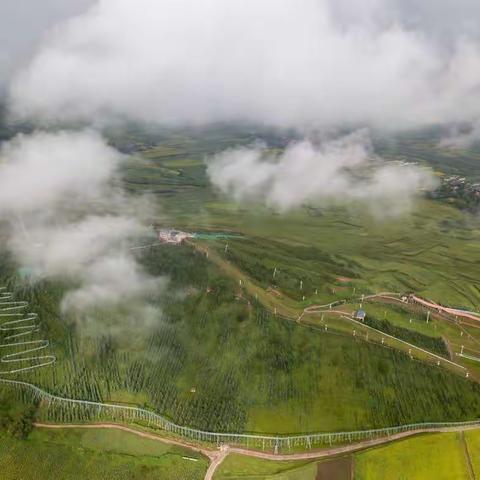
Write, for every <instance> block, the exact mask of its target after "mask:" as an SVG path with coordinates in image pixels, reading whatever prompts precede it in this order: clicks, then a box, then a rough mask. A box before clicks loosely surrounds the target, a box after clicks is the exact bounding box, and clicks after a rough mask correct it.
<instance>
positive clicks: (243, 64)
mask: <svg viewBox="0 0 480 480" xmlns="http://www.w3.org/2000/svg"><path fill="white" fill-rule="evenodd" d="M462 1H463V3H469V2H466V0H462ZM361 3H362V5H361V6H360V5H359V4H357V2H352V1H345V0H342V1H339V2H334V1H333V0H304V1H302V2H301V4H299V3H298V2H297V1H295V0H282V1H277V0H262V1H260V2H259V1H257V0H242V1H233V2H225V1H224V0H200V1H199V0H136V1H132V0H99V1H98V2H97V3H96V5H95V6H94V7H92V8H91V9H90V10H89V11H88V12H86V13H84V14H82V15H80V16H77V17H76V18H75V19H72V20H69V21H68V22H65V23H64V24H62V25H61V26H59V27H57V28H56V29H55V30H54V31H53V33H51V35H50V36H49V38H48V40H47V41H46V42H45V43H44V44H43V45H42V46H41V48H40V49H39V51H38V54H37V55H36V56H35V57H34V59H33V61H32V62H31V63H30V65H29V66H28V67H27V68H25V69H24V70H22V71H21V72H20V73H19V74H18V75H17V76H16V79H15V81H14V82H13V84H12V87H11V102H12V110H13V111H14V112H15V113H16V114H17V115H19V116H21V117H32V116H33V117H37V118H41V119H45V118H48V119H54V120H60V121H61V120H72V119H78V118H82V119H89V120H93V119H94V120H95V121H98V119H100V118H109V117H111V116H113V115H119V116H121V117H125V116H126V117H128V118H131V119H136V120H144V121H157V122H161V123H167V124H171V123H179V124H183V123H207V122H211V121H223V120H226V121H234V120H248V121H254V122H260V123H267V124H270V125H278V126H294V127H301V126H305V125H308V126H312V125H314V126H317V127H329V126H332V125H339V124H342V125H343V124H351V125H366V124H368V125H374V126H376V127H379V128H398V127H404V126H408V127H415V126H422V125H425V124H429V123H432V122H449V121H471V120H472V119H475V118H478V117H479V116H480V97H479V96H478V95H475V94H474V93H475V91H476V90H477V89H478V86H479V80H480V52H479V47H478V42H476V39H475V36H474V35H473V33H471V32H470V30H469V29H467V27H465V29H464V31H463V30H461V31H455V29H454V28H450V29H448V31H449V35H447V34H445V35H440V34H436V33H435V32H437V31H442V32H443V31H444V30H445V31H446V29H447V27H446V25H448V22H447V21H446V19H447V17H446V15H447V13H448V12H451V14H452V16H451V18H455V19H456V22H457V25H458V26H462V25H467V24H468V22H466V21H467V20H468V18H466V17H465V18H464V17H463V16H461V15H460V14H458V13H455V10H456V9H457V10H458V6H457V7H455V5H457V3H455V5H454V4H453V3H452V2H449V1H443V2H440V3H441V4H442V11H445V22H443V24H442V25H444V26H445V28H443V27H442V29H440V30H438V29H434V28H433V26H432V23H433V22H429V19H430V17H429V15H430V16H432V18H433V15H434V14H435V8H434V7H433V6H430V7H429V8H423V7H422V8H420V7H415V5H413V4H412V2H410V3H409V7H408V8H406V7H403V6H402V4H401V2H397V1H394V0H385V1H378V0H374V1H373V0H372V1H369V2H361ZM454 7H455V8H454ZM470 7H471V8H474V9H475V7H472V6H470ZM471 8H470V9H471ZM477 10H480V8H477ZM354 20H355V21H354ZM439 28H440V27H439ZM478 30H479V28H477V29H476V30H475V32H474V33H477V31H478ZM446 37H448V38H449V41H448V44H446V45H445V41H444V40H443V39H444V38H446Z"/></svg>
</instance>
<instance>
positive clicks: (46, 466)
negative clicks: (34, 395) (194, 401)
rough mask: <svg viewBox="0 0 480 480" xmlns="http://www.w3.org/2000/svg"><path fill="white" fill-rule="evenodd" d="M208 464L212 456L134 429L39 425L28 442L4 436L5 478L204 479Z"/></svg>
mask: <svg viewBox="0 0 480 480" xmlns="http://www.w3.org/2000/svg"><path fill="white" fill-rule="evenodd" d="M183 457H188V458H191V459H193V460H189V459H185V458H183ZM207 465H208V459H206V458H204V457H202V456H201V455H198V454H196V453H195V452H192V451H191V450H188V449H184V448H180V447H175V446H170V445H167V444H162V443H160V442H157V441H154V440H148V439H142V438H139V437H136V436H135V435H133V434H130V433H128V432H120V431H110V430H100V429H98V430H88V431H85V430H80V429H77V430H65V431H58V430H55V431H48V430H41V429H35V430H34V431H33V432H32V433H31V434H30V436H29V438H28V439H27V440H17V439H14V438H12V437H9V436H6V435H4V434H0V471H1V472H2V473H1V477H2V479H5V480H18V479H20V478H22V479H25V480H33V479H35V480H43V479H45V480H50V479H52V478H58V479H61V480H67V479H71V480H82V479H85V480H87V479H88V480H90V479H116V480H117V479H119V480H120V479H125V480H127V479H128V480H134V479H138V480H147V479H158V478H161V479H165V480H167V479H178V478H181V479H185V480H200V479H202V478H203V477H204V475H205V471H206V469H207Z"/></svg>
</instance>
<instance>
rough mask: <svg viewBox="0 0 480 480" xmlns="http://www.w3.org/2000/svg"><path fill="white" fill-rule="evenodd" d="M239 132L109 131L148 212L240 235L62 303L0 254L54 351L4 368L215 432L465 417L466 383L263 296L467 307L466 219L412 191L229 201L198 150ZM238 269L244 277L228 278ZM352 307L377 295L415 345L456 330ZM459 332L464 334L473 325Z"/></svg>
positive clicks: (470, 294) (159, 260)
mask: <svg viewBox="0 0 480 480" xmlns="http://www.w3.org/2000/svg"><path fill="white" fill-rule="evenodd" d="M253 139H254V136H252V135H251V134H246V133H245V132H242V131H234V132H232V131H226V130H222V129H220V128H219V129H218V130H217V131H214V132H206V133H205V132H203V133H202V134H188V133H183V134H180V133H178V134H175V135H173V134H168V135H167V134H165V135H164V136H163V137H161V138H160V140H159V139H158V137H155V136H149V135H147V134H142V135H140V134H139V133H138V132H133V133H131V136H128V135H126V136H124V137H122V142H123V143H122V144H121V146H122V148H123V149H124V150H125V151H133V152H134V156H133V157H132V158H131V159H129V160H128V161H127V162H126V163H125V165H124V167H123V170H122V172H123V175H124V183H125V185H126V187H127V188H128V190H129V191H130V192H132V193H134V194H137V193H149V194H151V195H152V196H153V198H156V199H157V200H158V211H157V212H156V215H155V216H154V218H152V222H154V223H156V224H158V225H167V226H168V225H171V226H176V227H181V228H185V229H187V230H189V231H210V230H215V231H223V232H224V231H227V232H238V233H240V234H242V238H239V237H237V238H231V239H228V240H225V239H224V240H218V239H217V240H205V239H203V240H194V241H193V243H194V245H191V244H190V245H183V246H180V247H171V246H162V247H155V248H152V249H146V250H141V251H138V256H139V261H140V262H141V263H142V264H143V265H144V267H145V269H146V270H147V271H148V272H149V273H151V274H152V275H160V276H162V275H164V276H168V277H169V278H170V284H169V287H168V288H167V289H166V290H163V291H159V292H158V293H157V294H154V295H151V296H150V297H149V298H148V300H147V301H146V302H144V303H140V302H139V303H135V302H133V303H132V304H129V305H120V306H119V307H116V308H115V309H108V310H107V309H102V308H98V309H95V310H92V311H89V312H86V313H83V314H72V313H62V312H61V311H60V309H59V304H60V300H61V298H62V295H63V294H64V292H65V291H66V289H68V287H69V285H66V284H64V283H62V282H60V281H57V280H53V279H44V280H42V281H41V282H38V283H36V284H29V283H28V281H26V280H25V279H22V278H21V277H20V276H19V275H18V272H17V266H16V265H15V264H14V263H13V261H12V259H10V258H8V256H6V255H3V256H2V257H1V258H0V261H1V262H2V263H1V267H0V284H2V285H3V284H6V285H9V286H11V287H12V289H14V290H15V292H16V297H17V298H18V299H21V300H28V301H30V303H31V309H32V311H36V312H37V313H39V315H40V318H41V320H42V331H41V332H40V333H41V334H42V336H43V338H48V339H49V340H50V341H51V347H50V349H51V351H53V352H55V355H56V356H57V363H56V364H55V366H54V367H48V368H44V369H39V370H36V371H33V372H30V373H27V374H22V375H18V376H17V378H21V379H22V380H25V381H29V382H32V383H35V384H37V385H39V386H42V387H43V388H45V389H47V390H48V391H50V392H52V393H55V394H58V395H62V396H69V397H73V398H79V399H89V400H94V401H115V402H122V403H126V404H136V405H141V406H145V407H146V408H150V409H154V410H155V411H157V412H159V413H161V414H163V415H165V416H167V417H168V418H171V419H172V420H174V421H176V422H178V423H180V424H185V425H189V426H193V427H197V428H202V429H208V430H215V431H232V432H242V431H244V432H262V433H300V432H314V431H335V430H354V429H362V428H371V427H383V426H391V425H397V424H403V423H412V422H422V421H429V420H437V421H440V420H445V421H447V420H455V421H458V420H464V419H465V420H466V419H473V418H477V417H478V416H479V415H480V395H479V393H480V385H478V384H476V383H474V382H470V381H467V380H465V378H461V377H460V376H458V375H456V374H454V373H452V372H449V371H446V370H444V369H443V368H437V367H436V366H433V365H432V364H431V363H430V364H426V363H420V362H416V361H412V360H411V359H410V358H409V356H408V355H407V354H406V353H405V352H401V351H398V350H392V349H386V348H381V347H379V346H378V345H377V344H374V343H371V342H365V341H363V340H361V339H354V338H352V334H351V326H350V327H349V331H347V330H346V329H345V328H344V329H342V328H340V329H339V331H336V332H335V331H332V330H333V329H331V330H329V331H328V332H325V331H323V330H312V329H311V328H308V327H307V326H304V325H298V324H295V323H294V322H291V321H288V320H285V319H283V318H280V316H275V315H274V314H273V309H274V308H275V305H277V304H278V305H279V306H280V305H285V306H286V307H285V308H286V309H287V310H288V312H293V313H298V314H299V313H300V312H301V311H302V310H303V308H305V307H307V306H309V305H313V304H319V303H326V302H328V301H332V300H337V299H342V298H344V299H350V298H351V297H352V295H353V294H354V292H355V294H356V295H360V294H361V293H369V292H378V291H397V292H406V291H414V292H416V293H417V294H419V295H422V296H424V297H427V298H432V299H434V300H437V301H439V302H441V303H444V304H449V305H453V306H458V307H467V308H477V306H478V305H480V278H479V277H478V267H479V263H480V241H479V240H480V229H479V228H478V227H479V222H478V219H476V218H475V217H474V216H473V215H470V214H467V213H463V212H461V211H459V210H458V209H454V208H452V207H450V206H448V205H445V204H443V203H440V202H436V201H433V200H427V199H422V200H419V201H418V203H417V204H416V205H415V207H416V208H415V209H414V210H413V211H412V212H411V213H410V214H406V215H405V216H403V217H400V218H382V219H378V218H373V217H372V216H371V215H369V214H368V213H367V212H364V211H361V210H360V209H359V207H358V206H354V205H352V206H349V207H339V206H336V207H333V206H332V207H330V208H317V207H315V206H311V205H310V206H304V207H302V208H299V209H297V210H295V211H293V212H290V213H288V214H286V215H279V214H277V213H275V212H273V211H270V210H269V209H267V208H264V207H261V206H259V205H246V206H245V205H244V206H239V205H236V204H235V203H233V202H231V201H229V200H227V199H225V198H223V197H221V196H220V195H219V194H218V193H217V192H215V191H214V190H213V189H212V188H211V186H210V185H209V183H208V178H207V175H206V167H205V162H204V159H205V156H208V155H210V154H213V153H215V152H218V151H220V150H223V149H224V148H228V147H230V146H232V145H235V144H247V143H249V142H251V141H252V140H253ZM114 143H115V142H114ZM272 146H275V144H273V145H272ZM277 146H281V145H277ZM226 243H228V249H227V251H226V252H225V244H226ZM201 248H207V249H208V250H209V251H210V252H211V253H212V255H215V256H216V258H218V259H220V260H219V261H218V262H213V261H212V257H209V258H207V256H206V255H205V253H204V252H202V251H201ZM222 265H223V266H222ZM275 268H276V271H275ZM274 271H275V272H276V273H275V276H274ZM239 274H241V275H244V276H245V277H246V278H247V279H248V282H250V284H249V285H251V286H252V288H250V289H247V288H244V287H245V285H244V284H242V285H240V284H239V278H238V275H239ZM272 292H274V293H272ZM256 293H258V295H257V297H258V301H256V298H255V294H256ZM272 299H273V300H272ZM265 307H268V308H265ZM366 308H368V311H369V313H370V314H371V315H372V316H373V317H375V318H378V320H379V321H380V320H382V319H383V316H382V315H381V309H384V308H387V309H388V314H387V320H388V322H389V326H388V328H390V329H396V330H395V331H396V332H397V333H398V332H401V330H399V329H406V330H407V331H408V332H409V333H408V334H405V332H403V334H405V335H404V336H408V338H410V339H411V340H412V341H413V340H415V341H417V342H418V343H419V345H423V346H425V342H426V341H427V340H428V341H429V342H433V343H431V345H433V346H434V347H435V345H437V346H438V345H439V342H441V338H442V337H448V338H447V339H448V340H449V341H452V342H454V341H458V340H459V329H458V328H456V327H455V326H453V325H449V324H441V323H440V322H433V321H432V322H431V323H430V324H429V325H428V326H427V325H426V324H425V323H422V322H423V320H422V318H421V316H420V314H419V315H418V317H414V320H415V321H414V322H413V323H410V322H409V313H408V312H401V311H399V310H398V309H395V308H394V307H392V306H388V307H384V306H383V305H382V306H380V305H378V306H376V305H374V304H369V306H368V307H366ZM376 310H378V311H376ZM146 312H147V313H148V315H147V314H146ZM280 313H282V312H280ZM147 317H148V318H147ZM145 319H146V320H145ZM147 320H148V321H147ZM436 329H438V330H436ZM412 332H414V333H412ZM472 332H473V331H472ZM414 334H415V335H417V336H415V337H414V336H411V335H414ZM420 335H422V336H420ZM472 335H473V336H474V338H475V335H477V334H476V333H475V332H473V333H472ZM423 336H426V337H428V338H427V339H425V338H424V337H423ZM462 341H463V339H462ZM465 341H470V342H471V343H469V344H468V345H469V347H472V348H474V343H475V342H474V340H468V339H467V340H465ZM429 345H430V344H429ZM434 347H432V348H434ZM442 354H445V351H442ZM68 419H69V417H68V415H67V414H66V415H65V417H64V418H63V420H64V421H67V420H68Z"/></svg>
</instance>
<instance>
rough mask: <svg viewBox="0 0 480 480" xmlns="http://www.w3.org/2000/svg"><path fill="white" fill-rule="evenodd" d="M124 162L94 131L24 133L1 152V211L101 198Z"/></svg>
mask: <svg viewBox="0 0 480 480" xmlns="http://www.w3.org/2000/svg"><path fill="white" fill-rule="evenodd" d="M121 158H122V155H121V154H120V153H119V152H117V151H116V150H115V149H113V148H111V147H109V146H108V145H107V144H106V143H105V141H104V140H103V138H102V137H101V136H100V135H99V134H98V133H95V132H93V131H80V132H73V131H60V132H56V133H46V132H35V133H33V134H31V135H22V134H20V135H18V136H17V137H15V138H14V139H12V140H11V141H9V142H6V143H4V144H2V146H1V147H0V212H1V211H4V212H5V211H12V210H13V211H16V212H22V211H30V210H32V209H34V210H40V209H48V208H52V207H54V206H55V204H58V203H64V202H68V201H72V200H74V199H75V201H76V199H77V198H78V197H81V198H82V199H83V201H85V200H87V199H92V198H94V197H97V196H98V195H99V192H101V191H102V189H104V188H105V185H106V183H107V182H108V181H109V180H110V178H111V177H112V175H113V174H114V172H115V169H116V168H117V165H118V163H119V161H120V160H121Z"/></svg>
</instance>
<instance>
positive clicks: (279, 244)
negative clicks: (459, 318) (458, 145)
mask: <svg viewBox="0 0 480 480" xmlns="http://www.w3.org/2000/svg"><path fill="white" fill-rule="evenodd" d="M251 140H252V136H251V135H250V136H249V135H246V134H244V135H241V134H239V133H238V132H234V133H228V132H224V131H220V132H211V133H209V134H205V135H204V136H192V137H188V138H180V139H178V138H176V137H174V138H172V139H165V140H164V141H163V142H161V143H160V144H159V145H156V146H153V147H150V148H147V149H146V150H144V151H141V152H139V156H141V158H140V157H139V158H135V159H133V160H131V161H130V162H129V164H128V166H127V167H126V170H125V184H126V186H127V188H129V189H130V190H131V191H132V192H137V193H145V192H148V193H151V194H153V195H157V196H158V197H159V205H160V204H161V212H159V218H160V215H161V219H162V220H161V222H162V223H163V224H173V225H175V226H179V227H184V228H186V229H190V230H192V231H196V230H202V229H207V230H208V229H217V230H225V229H227V230H233V231H238V232H241V233H243V234H244V235H245V237H246V238H244V239H243V240H234V241H232V242H229V243H230V249H229V254H230V258H229V260H230V261H232V262H234V263H235V264H236V265H238V266H240V267H241V268H242V269H243V270H244V271H246V272H248V273H249V274H250V275H251V276H252V278H254V279H255V280H256V281H257V282H258V283H259V284H261V285H264V286H265V285H268V284H270V283H273V282H272V274H273V269H274V267H275V266H276V267H277V268H278V276H276V278H275V283H277V284H278V286H279V287H281V289H282V291H283V292H284V293H285V294H286V295H288V296H289V297H292V298H294V299H295V300H296V301H298V302H300V303H302V302H303V301H302V299H303V296H304V295H305V297H306V300H305V302H303V303H305V304H309V303H312V302H316V301H317V300H318V299H320V300H322V301H323V300H326V299H327V300H328V299H330V298H331V299H333V298H334V297H335V295H342V292H345V294H346V292H347V291H348V288H346V287H349V288H350V289H353V288H356V290H357V292H362V291H364V292H365V293H366V292H371V291H379V290H393V291H415V292H416V293H417V294H420V295H423V296H425V297H429V298H432V299H434V300H437V301H440V302H443V303H445V304H450V305H456V306H464V307H468V308H477V307H478V306H480V283H479V279H478V275H476V271H477V269H478V266H479V261H480V246H479V245H480V242H479V239H480V238H479V235H480V233H479V228H478V227H479V221H478V219H477V218H476V217H475V216H474V215H471V214H467V213H463V212H461V211H459V210H458V209H455V208H453V207H451V206H448V205H446V204H444V203H441V202H437V201H433V200H426V199H425V200H421V201H418V202H417V203H416V204H415V208H414V209H413V211H412V212H411V213H409V214H406V215H405V216H402V217H400V218H388V217H387V218H382V219H378V218H373V217H372V216H371V215H370V214H368V212H365V211H364V210H363V209H361V208H360V207H358V206H355V205H351V206H349V207H347V208H345V207H329V208H317V207H315V206H311V205H310V206H308V205H307V206H305V207H303V208H300V209H298V210H296V211H293V212H290V213H288V214H285V215H278V214H276V213H275V212H272V211H270V210H269V209H266V208H264V207H261V206H259V205H255V204H250V205H237V204H235V203H234V202H231V201H229V200H228V199H226V198H224V197H222V196H221V195H219V194H218V193H217V192H215V190H213V189H212V188H211V186H210V185H209V182H208V177H207V174H206V164H205V159H206V158H208V155H211V154H214V153H216V152H218V151H220V150H222V149H224V148H228V147H230V146H233V145H235V144H245V143H248V142H249V141H251ZM172 148H176V149H177V150H176V151H175V152H173V153H172V154H171V155H169V152H170V150H169V149H172ZM179 152H180V153H179ZM170 153H171V152H170ZM472 155H473V154H472ZM472 158H474V157H472ZM414 160H416V161H420V162H421V163H422V164H428V163H430V164H433V165H435V163H434V162H433V163H432V162H430V160H429V158H428V156H426V157H425V158H420V159H419V158H416V157H415V159H414ZM472 161H473V160H471V161H470V163H469V165H471V163H472ZM224 245H225V242H223V243H222V242H220V244H219V245H218V249H219V250H221V249H223V248H224ZM338 277H349V278H351V279H352V280H351V282H350V283H349V285H348V286H346V285H344V284H339V282H338V281H337V278H338ZM301 280H302V281H303V285H304V291H303V292H300V290H299V288H298V286H299V284H300V281H301ZM334 290H335V294H333V291H334ZM315 291H317V292H318V294H317V295H316V296H314V292H315Z"/></svg>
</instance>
